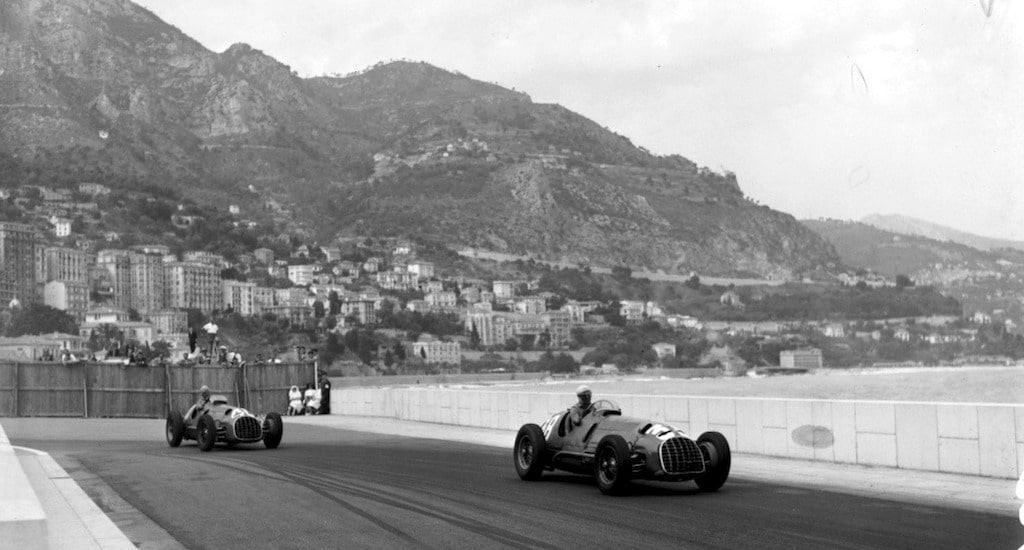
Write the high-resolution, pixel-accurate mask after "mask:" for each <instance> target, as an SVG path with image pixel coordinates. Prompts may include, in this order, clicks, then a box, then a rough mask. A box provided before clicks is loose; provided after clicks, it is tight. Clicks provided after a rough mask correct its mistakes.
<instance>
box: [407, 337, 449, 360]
mask: <svg viewBox="0 0 1024 550" xmlns="http://www.w3.org/2000/svg"><path fill="white" fill-rule="evenodd" d="M405 349H406V352H405V354H406V356H407V357H419V358H420V359H422V360H423V362H425V363H433V364H447V365H461V364H462V346H461V345H459V343H458V342H442V341H440V340H419V341H416V342H406V343H405Z"/></svg>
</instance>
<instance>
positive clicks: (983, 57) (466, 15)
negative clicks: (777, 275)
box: [136, 0, 1024, 240]
mask: <svg viewBox="0 0 1024 550" xmlns="http://www.w3.org/2000/svg"><path fill="white" fill-rule="evenodd" d="M136 1H137V2H138V3H139V4H141V5H143V6H145V7H147V8H148V9H150V10H151V11H153V12H154V13H155V14H157V15H158V16H159V17H161V18H162V19H164V20H165V21H167V22H169V23H171V24H173V25H175V26H177V27H178V28H179V29H181V30H182V31H184V32H185V33H186V34H188V35H190V36H192V37H193V38H195V39H196V40H198V41H199V42H200V43H202V44H203V45H205V46H206V47H207V48H210V49H211V50H214V51H217V52H221V51H224V50H225V49H227V47H228V46H230V45H231V44H233V43H236V42H245V43H247V44H250V45H251V46H253V47H255V48H257V49H260V50H263V51H264V52H265V53H267V54H268V55H271V56H273V57H275V58H277V59H278V60H280V61H281V62H283V63H285V64H287V65H290V66H291V67H292V68H293V69H295V70H297V71H298V72H299V74H300V75H301V76H315V75H322V74H333V73H340V74H346V73H349V72H351V71H355V70H359V69H363V68H365V67H367V66H370V65H373V64H374V63H376V62H378V61H387V60H392V59H409V60H415V61H426V62H428V63H431V64H433V65H437V66H439V67H442V68H445V69H449V70H457V71H460V72H462V73H464V74H466V75H467V76H470V77H472V78H475V79H478V80H484V81H490V82H496V83H498V84H500V85H502V86H505V87H508V88H515V89H516V90H519V91H523V92H526V93H527V94H529V95H530V96H531V97H532V98H533V100H534V101H535V102H543V103H559V104H561V105H564V106H566V107H568V108H569V109H572V110H573V111H576V112H578V113H580V114H582V115H584V116H586V117H588V118H590V119H592V120H595V121H596V122H598V123H599V124H601V125H603V126H607V127H608V128H609V129H611V130H613V131H615V132H617V133H619V134H622V135H625V136H627V137H629V138H630V139H631V140H632V141H633V143H635V144H637V145H641V146H644V147H646V148H648V149H650V150H651V151H652V152H654V153H658V154H672V153H678V154H681V155H683V156H685V157H687V158H690V159H691V160H693V161H695V162H697V163H698V164H701V165H705V166H708V167H710V168H713V169H716V170H721V169H728V170H732V171H734V172H736V174H737V177H738V178H739V183H740V187H741V188H742V189H743V190H744V192H745V193H746V194H747V195H748V196H749V197H751V198H753V199H755V200H758V201H760V202H762V203H764V204H767V205H769V206H771V207H772V208H775V209H778V210H782V211H785V212H789V213H791V214H793V215H795V216H797V217H799V218H816V217H833V218H840V219H859V218H861V217H862V216H865V215H867V214H872V213H883V214H884V213H899V214H905V215H908V216H913V217H917V218H921V219H925V220H929V221H933V222H936V223H942V224H944V225H949V226H951V227H955V228H958V229H962V230H966V231H971V232H974V233H978V234H982V235H987V236H994V237H1005V238H1014V239H1021V240H1024V6H1021V5H1016V6H1014V5H1011V3H1010V2H1008V1H1006V0H975V1H969V0H946V1H940V2H921V1H918V2H895V1H886V2H861V1H857V2H853V1H850V2H843V3H839V2H831V3H828V2H821V1H817V0H816V1H808V2H792V1H788V0H787V1H786V2H760V3H753V2H720V1H707V2H685V1H680V0H651V1H635V2H633V1H626V0H606V1H582V0H580V1H569V0H555V1H553V0H543V1H541V0H537V1H528V0H520V1H516V2H512V1H488V0H458V1H455V0H402V1H396V0H387V1H383V2H381V1H376V0H373V1H368V0H365V1H364V0H359V1H349V0H345V1H340V0H339V1H323V0H290V1H288V2H283V1H281V0H216V1H212V0H136Z"/></svg>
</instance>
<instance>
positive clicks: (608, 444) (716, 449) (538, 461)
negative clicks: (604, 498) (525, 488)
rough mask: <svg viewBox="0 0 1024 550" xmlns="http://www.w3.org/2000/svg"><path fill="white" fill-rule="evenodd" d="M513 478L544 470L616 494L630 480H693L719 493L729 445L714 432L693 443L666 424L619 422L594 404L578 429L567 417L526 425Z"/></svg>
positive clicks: (603, 404)
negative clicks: (588, 480)
mask: <svg viewBox="0 0 1024 550" xmlns="http://www.w3.org/2000/svg"><path fill="white" fill-rule="evenodd" d="M513 455H514V461H515V467H516V472H517V473H518V474H519V477H521V478H522V479H525V480H536V479H539V478H540V476H541V474H542V473H543V472H544V470H565V471H568V472H574V473H577V474H584V475H593V476H594V477H595V478H596V479H597V486H598V488H599V489H600V490H601V492H602V493H605V494H618V493H621V492H623V491H624V490H625V488H626V487H627V485H628V484H629V481H630V480H631V479H650V480H658V481H689V480H693V481H695V482H696V483H697V486H698V487H700V488H701V490H704V491H717V490H718V489H719V488H720V487H721V486H722V485H723V484H724V483H725V480H726V479H727V478H728V477H729V466H730V464H731V462H732V458H731V453H730V450H729V442H728V441H727V440H726V439H725V436H723V435H722V434H720V433H718V432H704V433H703V434H701V436H700V437H698V438H697V439H696V440H693V439H691V438H690V437H689V436H688V435H686V434H685V433H683V432H681V431H679V430H677V429H675V428H673V427H672V426H669V425H667V424H664V423H659V422H655V421H651V420H643V419H639V418H630V417H627V416H622V411H621V410H620V409H619V407H618V406H617V405H615V403H612V402H611V401H608V400H605V399H602V400H598V401H595V402H594V404H593V405H592V406H591V408H590V411H589V412H588V413H587V414H586V415H585V416H583V418H582V421H581V423H580V425H579V426H573V425H572V422H571V421H570V420H569V411H565V412H560V413H557V414H555V415H553V416H552V417H551V418H549V419H548V420H547V422H545V423H544V424H543V425H542V426H538V425H536V424H525V425H524V426H523V427H522V428H520V429H519V433H518V434H517V435H516V441H515V446H514V448H513Z"/></svg>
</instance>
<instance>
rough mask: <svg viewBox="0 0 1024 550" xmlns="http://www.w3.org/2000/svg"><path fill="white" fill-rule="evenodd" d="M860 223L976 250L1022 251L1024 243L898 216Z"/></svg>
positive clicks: (880, 216)
mask: <svg viewBox="0 0 1024 550" xmlns="http://www.w3.org/2000/svg"><path fill="white" fill-rule="evenodd" d="M861 221H862V222H863V223H866V224H868V225H871V226H874V227H877V228H879V229H883V230H885V231H891V232H893V233H899V234H901V235H917V236H920V237H927V238H929V239H935V240H937V241H950V242H954V243H959V244H962V245H965V246H970V247H972V248H977V249H978V250H996V249H999V248H1013V249H1016V250H1024V242H1022V241H1014V240H1010V239H996V238H992V237H983V236H980V235H975V234H973V233H968V232H966V231H960V230H958V229H953V228H951V227H946V226H944V225H939V224H937V223H932V222H928V221H924V220H920V219H917V218H911V217H909V216H903V215H900V214H871V215H868V216H864V217H863V218H861Z"/></svg>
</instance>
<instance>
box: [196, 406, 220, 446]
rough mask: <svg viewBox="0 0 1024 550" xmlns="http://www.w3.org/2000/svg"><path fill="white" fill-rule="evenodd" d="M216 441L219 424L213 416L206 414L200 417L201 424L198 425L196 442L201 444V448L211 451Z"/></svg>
mask: <svg viewBox="0 0 1024 550" xmlns="http://www.w3.org/2000/svg"><path fill="white" fill-rule="evenodd" d="M216 442H217V424H216V423H214V421H213V417H212V416H210V415H209V414H204V415H203V416H201V417H199V424H197V425H196V443H198V444H199V450H200V451H203V452H209V450H210V449H212V448H213V444H214V443H216Z"/></svg>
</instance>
